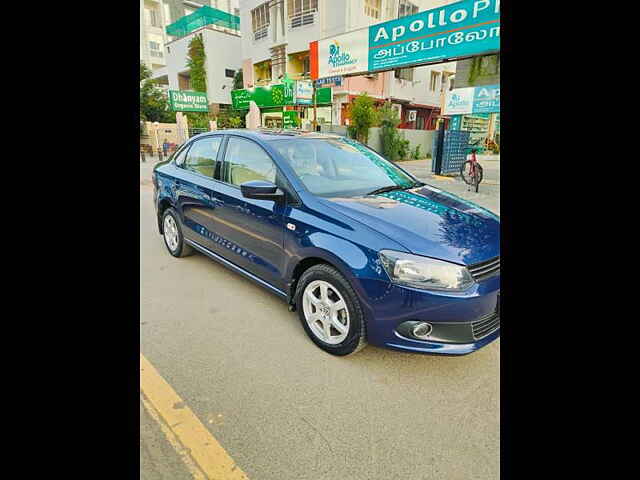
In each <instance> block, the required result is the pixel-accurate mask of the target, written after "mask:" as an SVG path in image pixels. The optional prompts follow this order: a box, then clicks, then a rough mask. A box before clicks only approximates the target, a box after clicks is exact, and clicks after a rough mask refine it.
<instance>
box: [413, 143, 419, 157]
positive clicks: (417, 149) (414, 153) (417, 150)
mask: <svg viewBox="0 0 640 480" xmlns="http://www.w3.org/2000/svg"><path fill="white" fill-rule="evenodd" d="M412 157H413V158H414V159H415V160H418V159H419V158H420V144H418V145H416V149H415V150H414V151H413V155H412Z"/></svg>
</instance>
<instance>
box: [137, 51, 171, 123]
mask: <svg viewBox="0 0 640 480" xmlns="http://www.w3.org/2000/svg"><path fill="white" fill-rule="evenodd" d="M150 76H151V71H149V69H148V68H147V67H146V66H145V65H144V64H143V63H142V62H140V82H142V84H141V85H140V120H141V121H143V122H144V121H148V122H161V123H174V122H175V121H176V114H175V112H171V111H169V103H168V99H167V97H166V95H165V93H164V92H163V91H162V90H160V89H159V88H158V87H156V86H155V84H154V83H153V81H151V80H149V77H150ZM142 125H144V124H142ZM142 125H141V127H142V128H141V129H140V135H144V134H145V132H144V127H143V126H142Z"/></svg>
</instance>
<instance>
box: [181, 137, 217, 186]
mask: <svg viewBox="0 0 640 480" xmlns="http://www.w3.org/2000/svg"><path fill="white" fill-rule="evenodd" d="M221 143H222V137H221V136H217V137H209V138H203V139H202V140H198V141H196V142H195V143H194V144H193V145H192V147H191V148H190V149H189V153H187V157H186V159H185V161H184V165H183V166H184V168H186V169H187V170H191V171H192V172H195V173H199V174H200V175H204V176H205V177H210V178H213V174H214V172H215V170H216V159H217V157H218V150H219V149H220V144H221Z"/></svg>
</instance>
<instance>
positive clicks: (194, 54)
mask: <svg viewBox="0 0 640 480" xmlns="http://www.w3.org/2000/svg"><path fill="white" fill-rule="evenodd" d="M206 59H207V57H206V55H205V53H204V42H203V41H202V35H194V36H193V38H192V39H191V41H190V42H189V49H188V55H187V67H189V76H190V77H191V78H190V80H189V82H190V84H191V88H192V89H193V90H195V91H196V92H205V93H206V91H207V71H206V69H205V63H206ZM185 115H186V116H187V120H188V121H189V127H190V128H206V129H209V120H211V119H212V118H211V115H210V114H209V113H208V112H185Z"/></svg>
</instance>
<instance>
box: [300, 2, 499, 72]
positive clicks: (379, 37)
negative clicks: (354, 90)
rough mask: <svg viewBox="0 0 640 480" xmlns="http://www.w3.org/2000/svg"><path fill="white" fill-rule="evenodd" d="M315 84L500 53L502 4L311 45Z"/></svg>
mask: <svg viewBox="0 0 640 480" xmlns="http://www.w3.org/2000/svg"><path fill="white" fill-rule="evenodd" d="M309 49H310V51H311V78H312V79H314V80H315V79H318V78H324V77H331V76H334V75H355V74H358V73H364V72H371V71H376V70H391V69H393V68H398V67H407V66H411V65H421V64H428V63H437V62H441V61H445V60H447V61H449V60H451V61H452V60H455V59H456V58H461V57H468V56H473V55H485V54H488V53H492V52H498V51H499V50H500V0H463V1H461V2H457V3H452V4H450V5H446V6H444V7H439V8H434V9H431V10H425V11H424V12H419V13H416V14H415V15H410V16H407V17H402V18H398V19H397V20H391V21H388V22H383V23H379V24H377V25H372V26H370V27H367V28H363V29H360V30H356V31H353V32H348V33H345V34H342V35H338V36H336V37H333V38H328V39H324V40H319V41H316V42H311V43H310V44H309Z"/></svg>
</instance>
